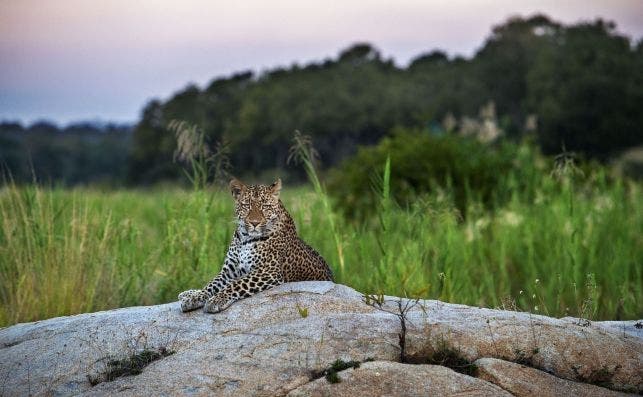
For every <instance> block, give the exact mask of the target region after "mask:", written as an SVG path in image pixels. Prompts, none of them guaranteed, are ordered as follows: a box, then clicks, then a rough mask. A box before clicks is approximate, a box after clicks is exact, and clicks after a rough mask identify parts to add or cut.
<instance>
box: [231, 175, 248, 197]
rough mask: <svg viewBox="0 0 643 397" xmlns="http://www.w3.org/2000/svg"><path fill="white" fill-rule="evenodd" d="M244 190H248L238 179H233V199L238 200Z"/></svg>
mask: <svg viewBox="0 0 643 397" xmlns="http://www.w3.org/2000/svg"><path fill="white" fill-rule="evenodd" d="M244 190H246V185H244V184H243V182H241V181H240V180H238V179H237V178H232V180H231V181H230V193H232V197H234V198H235V199H237V198H238V197H239V195H240V194H241V193H242V192H243V191H244Z"/></svg>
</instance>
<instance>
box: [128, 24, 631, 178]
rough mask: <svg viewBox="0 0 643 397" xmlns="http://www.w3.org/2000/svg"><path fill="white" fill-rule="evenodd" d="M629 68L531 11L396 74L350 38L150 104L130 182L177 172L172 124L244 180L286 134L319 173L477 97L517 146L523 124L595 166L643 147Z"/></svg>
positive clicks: (281, 156)
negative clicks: (330, 52) (218, 148)
mask: <svg viewBox="0 0 643 397" xmlns="http://www.w3.org/2000/svg"><path fill="white" fill-rule="evenodd" d="M641 65H643V51H641V45H639V46H638V47H637V46H634V45H632V43H631V41H630V40H629V39H628V38H626V37H624V36H621V35H619V34H618V33H617V32H616V29H615V27H614V25H613V24H611V23H607V22H604V21H602V20H597V21H594V22H591V23H587V22H583V23H579V24H575V25H569V26H567V25H563V24H560V23H558V22H555V21H552V20H551V19H549V18H547V17H546V16H543V15H535V16H532V17H527V18H520V17H515V18H510V19H509V20H507V21H506V22H504V23H502V24H500V25H498V26H496V27H494V29H493V31H492V33H491V35H490V36H489V37H488V38H487V40H486V41H485V42H484V44H483V45H482V46H481V49H480V51H478V52H477V53H476V54H475V56H473V57H472V58H470V59H464V58H459V57H456V58H449V57H448V56H446V55H445V54H444V53H442V52H440V51H433V52H430V53H428V54H420V55H419V56H418V57H417V58H415V59H414V60H413V61H412V62H411V63H410V64H409V66H408V67H398V66H396V65H395V64H394V63H393V62H392V61H391V60H389V59H385V58H383V57H382V55H381V54H380V53H379V52H378V51H377V49H375V48H374V47H372V46H370V45H368V44H365V43H358V44H356V45H354V46H351V47H349V48H347V49H345V50H344V51H342V52H341V53H340V54H338V56H337V57H335V58H333V59H327V60H324V61H323V62H317V63H309V64H307V65H304V66H299V65H293V66H291V67H289V68H279V69H274V70H270V71H267V72H265V73H262V74H260V75H254V74H253V73H251V72H245V73H239V74H235V75H233V76H231V77H229V78H219V79H216V80H214V81H213V82H212V83H211V84H210V85H209V86H207V87H205V88H204V89H200V88H198V87H195V86H193V85H191V86H189V87H187V88H185V89H184V90H182V91H180V92H178V93H177V94H176V95H175V96H173V97H172V98H170V99H169V100H167V101H165V102H159V101H153V102H151V103H150V104H149V105H148V106H147V107H146V109H145V111H144V112H143V117H142V119H141V120H140V122H139V124H138V125H137V127H136V130H135V136H134V141H133V142H134V144H133V154H132V159H131V164H130V171H131V172H130V177H131V181H132V182H136V183H141V182H152V181H157V180H159V179H172V178H176V177H177V176H179V175H180V170H179V169H178V167H176V166H173V165H172V164H171V158H172V152H173V150H174V146H173V144H172V143H173V142H172V136H171V134H170V133H168V131H167V130H166V129H165V128H164V126H166V125H167V123H168V122H169V121H170V120H172V119H175V118H179V119H183V120H186V121H187V122H189V123H193V124H197V125H199V126H200V127H202V128H203V131H204V134H205V137H206V140H207V141H209V142H216V141H226V142H229V143H230V154H231V155H230V160H231V164H232V166H233V168H234V169H235V170H237V172H239V171H242V172H243V173H249V174H253V173H254V174H255V175H256V173H257V172H258V170H262V169H282V170H283V169H284V167H285V166H286V158H287V157H288V147H289V146H290V139H291V136H292V132H293V131H295V130H301V131H306V132H308V133H309V134H311V137H312V139H313V140H314V141H315V145H316V147H317V149H318V150H319V153H320V155H321V159H323V163H322V164H320V165H321V168H322V169H325V168H327V167H329V166H334V165H336V164H338V163H339V162H341V161H342V160H344V159H346V158H347V157H349V156H351V155H352V154H354V152H355V151H356V150H357V148H358V147H359V146H365V145H372V144H375V143H376V142H378V141H379V140H380V139H381V138H383V137H385V136H389V134H390V132H391V131H392V130H393V129H394V128H395V127H405V128H415V127H426V126H430V127H431V128H432V129H437V128H439V127H440V123H441V121H442V120H444V119H445V118H446V117H447V116H448V115H450V116H451V117H453V118H454V119H455V120H462V121H461V122H460V126H457V125H456V127H459V128H462V127H463V125H464V124H466V123H465V121H464V117H465V116H469V117H471V116H476V114H477V112H478V109H480V108H481V107H482V106H483V105H485V104H487V103H489V102H492V103H495V104H496V106H497V113H498V115H500V120H499V127H500V129H502V130H503V131H504V132H505V133H506V134H507V135H508V136H509V137H511V138H513V139H516V140H520V139H522V137H523V135H524V134H523V132H524V131H525V128H524V127H525V124H526V123H527V120H533V121H534V122H533V123H531V124H534V125H533V126H532V127H531V129H535V134H536V142H537V143H538V144H539V145H540V146H541V149H542V150H543V151H544V152H545V153H547V154H555V153H558V152H560V151H561V150H562V148H563V146H564V147H565V148H566V149H567V150H570V151H576V152H580V153H583V154H585V155H587V156H589V157H595V158H598V159H600V160H605V159H607V158H608V157H609V156H611V155H612V154H615V153H616V152H618V151H620V150H623V149H625V148H628V147H631V146H634V145H640V144H643V134H641V133H640V131H641V126H642V125H643V119H642V117H643V112H640V111H638V110H637V109H640V108H643V96H642V94H641V93H643V88H642V87H643V86H642V84H643V67H641ZM527 124H530V123H527ZM288 171H289V173H290V174H292V176H294V177H297V178H298V179H299V180H302V179H303V177H304V176H303V174H302V173H301V172H300V170H299V169H295V170H293V169H288ZM282 173H283V172H282Z"/></svg>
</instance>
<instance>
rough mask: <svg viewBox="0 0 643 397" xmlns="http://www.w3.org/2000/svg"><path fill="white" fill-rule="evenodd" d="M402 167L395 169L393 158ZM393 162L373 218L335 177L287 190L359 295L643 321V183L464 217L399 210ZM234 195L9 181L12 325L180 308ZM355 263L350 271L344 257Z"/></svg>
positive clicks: (4, 273)
mask: <svg viewBox="0 0 643 397" xmlns="http://www.w3.org/2000/svg"><path fill="white" fill-rule="evenodd" d="M393 166H394V165H393ZM388 167H390V165H388V166H385V167H384V168H383V169H382V170H380V172H381V175H382V178H381V185H382V186H381V195H382V197H381V198H382V199H381V204H380V207H379V208H378V210H377V216H375V217H373V219H370V220H368V221H366V222H348V221H346V220H344V218H342V217H341V216H338V215H337V214H335V213H334V211H333V208H332V204H331V202H330V201H329V199H328V197H326V195H325V193H324V189H323V185H322V184H321V183H319V181H317V182H318V183H317V184H315V186H314V188H312V189H311V188H308V187H298V188H292V187H290V188H289V187H288V186H286V188H285V189H284V192H283V199H284V201H285V205H286V207H287V208H288V209H289V211H290V212H291V214H292V215H293V217H294V219H295V221H296V223H297V225H298V227H299V231H300V235H301V236H302V237H303V238H304V239H305V240H306V241H308V242H309V243H310V244H311V245H312V246H313V247H315V248H316V249H317V250H318V251H320V252H321V253H322V255H324V256H325V257H326V259H327V260H328V262H329V263H330V264H331V266H332V267H333V270H334V272H335V274H336V281H337V282H340V283H343V284H347V285H349V286H351V287H353V288H356V289H357V290H360V291H363V292H369V293H379V292H382V293H386V294H391V295H404V294H407V295H413V296H421V297H425V298H436V299H441V300H444V301H449V302H457V303H464V304H470V305H478V306H486V307H505V308H509V309H517V310H528V311H532V312H538V313H542V314H549V315H552V316H566V315H574V316H582V317H585V318H589V319H616V318H621V319H624V318H641V317H643V307H642V305H641V303H640V302H642V301H643V291H642V289H643V286H642V284H643V282H642V281H643V277H642V276H643V274H642V273H643V241H642V240H643V213H642V206H641V202H642V200H641V190H640V185H639V184H635V183H630V182H623V181H616V182H611V183H607V181H606V177H605V175H603V174H601V173H597V174H596V175H594V176H592V178H594V182H593V185H592V186H594V187H593V188H591V189H590V188H583V187H582V186H574V185H573V184H571V183H562V185H561V182H558V181H556V180H555V179H554V178H544V179H543V181H544V182H543V183H542V185H541V186H538V188H537V192H536V194H535V197H534V198H526V197H521V196H520V194H518V193H517V194H515V195H514V196H513V197H512V199H511V200H510V201H509V202H508V203H506V204H505V205H504V206H502V207H500V208H497V209H496V210H494V211H489V210H485V209H484V207H483V206H482V205H476V204H475V203H474V204H473V205H470V206H469V208H468V209H467V213H466V214H464V216H463V214H461V213H459V212H458V211H456V210H455V209H454V208H455V207H454V205H453V203H452V201H451V200H450V199H449V195H448V194H441V193H436V194H433V195H426V196H423V197H422V198H421V199H418V200H416V201H415V202H414V203H413V204H412V205H411V206H409V207H408V208H400V207H398V206H397V205H396V204H395V203H393V202H392V201H391V200H390V199H389V196H390V192H389V191H388V190H387V189H388V188H387V186H388V184H389V180H388V178H390V169H389V170H388V171H387V168H388ZM234 227H235V225H234V222H233V212H232V199H231V198H230V196H229V194H228V193H227V192H222V191H218V190H198V191H193V192H186V191H182V190H178V189H165V190H162V189H158V190H149V191H136V190H132V191H127V190H123V191H107V192H103V191H99V190H95V189H74V190H63V189H57V188H40V187H35V186H29V187H17V186H14V185H11V184H9V185H6V186H4V187H3V188H2V189H0V325H9V324H13V323H17V322H24V321H33V320H38V319H43V318H48V317H52V316H58V315H67V314H73V313H80V312H87V311H95V310H101V309H108V308H114V307H120V306H129V305H147V304H156V303H162V302H169V301H173V300H175V299H176V295H177V293H178V292H180V291H183V290H185V289H188V288H195V287H200V286H202V285H204V284H205V283H206V282H207V281H208V280H209V279H210V278H211V277H212V276H213V275H214V274H215V273H216V272H217V271H218V270H219V268H220V265H221V263H222V260H223V258H224V256H225V252H226V250H227V245H228V242H229V240H230V238H231V236H232V233H233V229H234ZM342 263H343V266H341V264H342Z"/></svg>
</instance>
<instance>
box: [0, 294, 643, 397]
mask: <svg viewBox="0 0 643 397" xmlns="http://www.w3.org/2000/svg"><path fill="white" fill-rule="evenodd" d="M398 299H399V298H395V297H386V298H385V303H384V305H383V307H382V309H384V310H389V311H391V312H395V311H396V310H397V305H396V302H397V301H398ZM402 302H403V304H406V303H407V302H408V301H406V300H402ZM300 308H306V309H307V311H308V315H307V316H302V314H301V312H300V310H299V309H300ZM406 317H407V321H406V325H407V335H406V349H407V353H408V355H409V357H410V358H411V359H413V360H414V361H415V362H420V363H422V362H426V358H427V357H429V356H430V355H431V354H432V353H434V352H436V351H439V349H441V348H443V347H444V346H450V347H451V348H452V349H454V350H456V351H457V352H458V354H460V355H461V356H462V358H464V359H468V360H470V361H473V360H476V359H478V358H482V357H496V358H505V359H509V360H520V361H522V362H531V363H532V364H533V365H534V366H535V367H537V368H540V369H544V370H546V371H548V372H550V373H553V374H555V375H556V376H558V377H560V378H566V379H571V380H579V379H592V376H595V375H597V374H600V375H602V376H606V377H607V378H609V379H608V381H609V383H611V385H612V387H613V388H615V389H621V390H623V389H624V390H631V389H634V390H636V391H639V392H640V391H643V385H642V383H643V382H642V377H643V376H642V373H641V365H640V363H641V362H642V361H643V340H642V339H641V337H640V336H639V334H636V333H635V332H634V323H633V322H627V323H626V322H624V323H618V324H615V323H610V325H609V326H605V327H604V326H602V325H601V323H600V322H592V323H591V324H588V325H587V326H579V325H575V324H574V323H573V322H571V321H569V320H559V319H553V318H549V317H544V316H536V315H532V314H529V313H518V312H508V311H499V310H490V309H478V308H474V307H468V306H463V305H455V304H447V303H443V302H438V301H419V302H418V304H417V305H415V306H414V307H412V308H411V309H410V311H409V312H408V313H407V316H406ZM630 328H632V330H630ZM630 331H632V332H630ZM399 332H400V321H399V319H398V317H397V316H395V315H393V314H390V313H386V312H384V311H382V310H380V309H378V308H374V307H371V306H368V305H366V304H365V303H364V301H363V297H362V295H361V294H360V293H358V292H356V291H354V290H353V289H351V288H348V287H346V286H343V285H338V284H333V283H331V282H302V283H291V284H285V285H282V286H279V287H277V288H274V289H271V290H268V291H265V292H262V293H260V294H257V295H256V296H254V297H251V298H248V299H244V300H242V301H239V302H237V303H235V304H234V305H232V306H231V307H230V308H228V309H227V310H225V311H224V312H222V313H218V314H214V315H212V314H204V313H203V312H201V311H194V312H190V313H181V311H180V309H179V304H178V302H175V303H169V304H164V305H158V306H149V307H132V308H125V309H117V310H110V311H104V312H98V313H89V314H81V315H76V316H70V317H60V318H54V319H50V320H45V321H38V322H35V323H29V324H18V325H14V326H11V327H8V328H4V329H1V330H0V393H2V394H6V395H28V394H30V393H31V394H40V395H44V394H52V395H75V394H87V395H111V394H117V393H118V394H123V395H132V396H134V395H260V396H261V395H266V396H268V395H285V394H287V393H288V392H290V391H292V390H295V389H297V388H298V387H300V386H303V385H305V384H307V383H309V382H311V380H312V379H311V378H312V377H311V374H312V373H313V372H315V371H317V372H319V371H322V370H324V369H325V368H328V367H329V365H330V364H331V363H333V362H334V361H335V360H337V359H342V360H346V361H349V360H357V361H363V360H365V359H366V358H373V359H375V360H378V361H398V360H399V357H400V350H399V345H398V333H399ZM146 349H152V350H155V351H160V350H163V349H165V350H167V351H173V352H174V354H172V355H169V356H167V357H164V358H161V359H159V360H157V361H154V362H152V363H151V364H149V365H148V366H147V367H145V368H143V369H142V373H140V374H139V375H136V376H126V377H119V378H116V379H115V380H113V381H110V382H102V383H98V384H96V385H95V386H92V383H91V382H90V379H91V380H94V382H96V381H97V380H102V378H101V376H103V377H104V375H101V374H102V373H105V370H106V369H108V367H109V362H110V360H112V359H124V358H127V357H132V356H135V355H137V354H139V353H140V352H142V351H144V350H146ZM369 365H374V364H369ZM364 368H365V369H367V368H368V365H367V364H364ZM356 371H357V370H356ZM436 371H437V370H436ZM342 376H343V374H342ZM314 382H317V381H314ZM379 387H380V385H379V384H375V385H373V390H378V388H379Z"/></svg>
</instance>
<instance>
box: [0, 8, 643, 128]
mask: <svg viewBox="0 0 643 397" xmlns="http://www.w3.org/2000/svg"><path fill="white" fill-rule="evenodd" d="M536 12H543V13H545V14H547V15H549V16H550V17H552V18H553V19H555V20H557V21H560V22H564V23H574V22H578V21H581V20H594V19H595V18H598V17H602V18H604V19H608V20H612V21H615V22H616V23H617V30H618V31H619V32H621V33H623V34H626V35H627V36H629V37H630V38H632V39H634V40H639V39H640V38H641V37H643V0H553V1H552V0H542V1H522V0H520V1H516V0H496V1H491V0H469V1H465V0H425V1H420V0H390V1H384V0H368V1H349V0H343V1H334V0H322V1H317V0H311V1H307V0H270V1H265V0H237V1H231V0H228V1H219V0H182V1H178V0H175V1H169V0H105V1H92V0H0V120H5V121H8V120H15V121H21V122H23V123H32V122H34V121H37V120H42V119H46V120H50V121H53V122H56V123H58V124H61V125H66V124H69V123H71V122H77V121H81V120H89V121H103V122H107V121H113V122H136V120H137V119H138V118H139V115H140V112H141V110H142V108H143V106H144V105H145V103H147V102H148V101H149V100H151V99H153V98H161V99H166V98H168V97H169V96H171V95H172V93H173V92H176V91H178V90H180V89H182V88H183V87H185V86H186V85H188V84H189V83H195V84H197V85H198V86H200V87H204V86H206V85H207V84H208V83H209V82H210V81H211V80H212V79H213V78H216V77H221V76H226V75H229V74H231V73H233V72H237V71H241V70H254V71H256V72H261V71H263V70H267V69H270V68H274V67H278V66H289V65H292V64H293V63H295V62H296V63H299V64H305V63H308V62H312V61H319V60H323V59H325V58H329V57H336V56H337V54H338V53H339V52H340V51H341V50H342V49H345V48H347V47H348V46H350V45H351V44H353V43H356V42H369V43H371V44H373V45H374V46H375V47H376V48H378V49H379V50H380V51H381V53H382V54H383V56H385V57H387V58H388V57H391V58H393V59H394V60H395V62H396V63H397V64H398V65H401V66H403V65H406V64H407V63H408V62H409V61H410V60H411V59H413V58H414V57H415V56H417V55H419V54H422V53H425V52H428V51H430V50H433V49H441V50H444V51H446V52H447V53H448V54H450V55H452V56H453V55H463V56H467V57H469V56H472V55H473V54H475V52H476V50H477V49H479V48H480V47H481V46H482V44H483V43H484V40H485V38H486V37H487V36H488V35H489V33H490V31H491V27H492V26H493V25H497V24H499V23H502V22H503V21H505V20H506V19H507V18H508V17H510V16H513V15H523V16H527V15H532V14H534V13H536Z"/></svg>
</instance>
